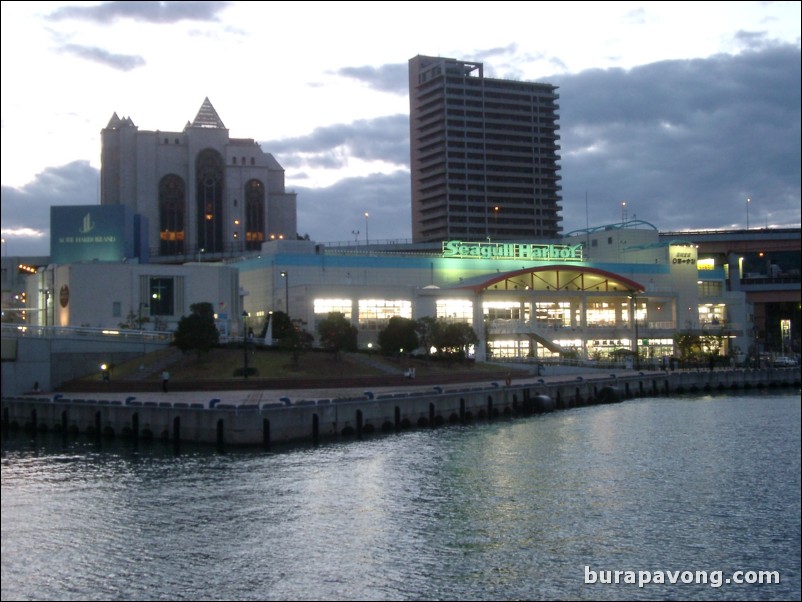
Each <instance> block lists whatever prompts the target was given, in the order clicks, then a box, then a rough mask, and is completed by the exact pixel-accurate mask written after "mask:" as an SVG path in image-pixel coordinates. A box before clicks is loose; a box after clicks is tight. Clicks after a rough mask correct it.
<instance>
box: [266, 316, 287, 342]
mask: <svg viewBox="0 0 802 602" xmlns="http://www.w3.org/2000/svg"><path fill="white" fill-rule="evenodd" d="M270 320H271V321H272V322H273V338H274V339H276V340H277V341H280V340H281V339H283V338H284V337H286V336H288V335H292V333H293V332H295V326H294V325H293V323H292V320H290V317H289V316H288V315H287V314H286V313H284V312H283V311H274V312H273V313H272V314H271V315H270ZM266 334H267V322H265V327H264V329H263V330H262V334H261V337H262V338H265V335H266Z"/></svg>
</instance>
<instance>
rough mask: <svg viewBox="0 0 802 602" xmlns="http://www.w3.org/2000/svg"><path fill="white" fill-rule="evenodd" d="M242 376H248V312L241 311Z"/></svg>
mask: <svg viewBox="0 0 802 602" xmlns="http://www.w3.org/2000/svg"><path fill="white" fill-rule="evenodd" d="M242 359H243V369H242V378H248V312H247V311H244V312H242Z"/></svg>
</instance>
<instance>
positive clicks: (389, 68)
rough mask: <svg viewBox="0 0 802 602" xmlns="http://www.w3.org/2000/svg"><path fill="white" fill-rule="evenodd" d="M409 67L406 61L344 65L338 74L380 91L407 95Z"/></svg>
mask: <svg viewBox="0 0 802 602" xmlns="http://www.w3.org/2000/svg"><path fill="white" fill-rule="evenodd" d="M408 69H409V67H408V65H407V64H406V63H396V64H392V65H382V66H381V67H369V66H365V67H343V68H342V69H340V70H339V71H337V74H338V75H343V76H345V77H350V78H351V79H355V80H357V81H360V82H363V83H365V84H367V85H368V86H369V87H371V88H373V89H375V90H379V91H380V92H390V93H391V94H398V95H399V96H406V95H407V94H408V93H409V76H408Z"/></svg>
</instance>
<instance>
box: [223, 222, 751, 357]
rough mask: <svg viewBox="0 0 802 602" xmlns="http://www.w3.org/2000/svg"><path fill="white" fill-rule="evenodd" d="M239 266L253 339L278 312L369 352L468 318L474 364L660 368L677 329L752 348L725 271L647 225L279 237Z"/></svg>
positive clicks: (726, 347)
mask: <svg viewBox="0 0 802 602" xmlns="http://www.w3.org/2000/svg"><path fill="white" fill-rule="evenodd" d="M235 265H236V267H237V268H238V270H239V279H240V292H241V294H242V306H243V309H244V311H245V312H246V313H247V315H248V320H249V325H248V327H249V328H253V329H254V331H255V332H259V330H260V329H263V327H264V325H265V324H266V323H267V320H268V318H269V315H270V312H271V311H283V312H286V313H288V314H289V315H290V317H291V318H292V319H293V320H296V321H300V324H301V325H302V326H303V327H304V328H305V329H306V330H307V331H309V332H310V333H312V334H315V333H316V326H317V324H318V323H319V322H320V321H321V320H322V319H324V318H326V317H327V316H328V314H329V312H341V313H342V314H344V315H345V317H346V318H347V319H348V320H350V321H351V323H352V324H353V325H354V326H356V327H357V329H358V333H359V335H358V344H359V347H360V348H369V347H372V346H375V345H377V340H378V334H379V331H380V330H382V329H383V328H384V327H385V326H386V325H387V323H388V322H389V320H390V318H392V317H394V316H401V317H404V318H411V319H418V318H422V317H424V316H431V317H435V318H438V319H443V320H448V321H454V322H464V323H467V324H469V325H470V326H471V327H472V328H473V329H474V331H475V332H476V334H477V335H478V337H479V341H480V342H479V344H477V345H476V346H475V349H474V354H475V358H476V359H477V360H478V361H483V360H487V359H497V358H522V359H523V358H551V357H558V356H560V355H561V354H562V355H563V356H565V355H566V354H568V355H569V356H570V355H573V356H575V357H578V358H583V359H604V358H609V357H615V356H616V355H618V354H621V353H622V352H624V353H626V352H627V351H630V352H632V351H636V350H637V352H638V354H639V357H640V358H641V361H649V360H653V361H654V362H658V361H660V360H662V358H663V357H667V356H671V355H674V354H676V349H675V340H674V337H675V335H676V334H677V333H678V332H687V333H689V334H697V335H702V336H703V337H705V338H706V339H708V340H709V343H710V344H711V345H713V347H711V348H710V349H711V350H712V349H719V353H720V354H722V355H728V354H736V355H737V354H739V353H745V352H746V351H747V350H748V348H749V346H750V344H751V341H750V340H749V339H748V337H749V336H750V333H751V329H750V328H749V327H747V324H748V323H749V322H750V320H751V313H750V308H749V306H748V304H747V303H746V300H745V295H744V294H743V293H741V292H731V291H728V290H727V289H728V287H727V285H726V281H727V277H728V272H729V268H730V266H723V265H715V264H714V263H713V262H700V261H699V260H698V257H697V247H696V245H694V244H693V243H690V242H687V241H683V240H672V241H670V242H661V241H660V238H659V235H658V230H657V229H656V228H655V227H654V226H652V225H651V224H648V223H646V222H642V221H629V222H627V223H625V224H612V225H608V226H602V227H599V228H593V229H588V230H583V231H581V232H575V233H572V234H570V235H567V236H566V237H564V238H562V239H561V240H559V242H554V241H544V242H542V243H537V242H531V241H527V242H520V243H515V242H507V241H505V242H493V241H492V240H490V241H488V240H482V241H456V240H452V241H443V242H442V243H441V244H438V245H432V244H420V245H414V244H413V245H392V246H382V245H378V244H376V245H373V244H372V245H370V246H369V247H365V246H358V245H356V244H354V245H351V246H347V245H346V246H337V247H331V246H323V245H319V244H316V243H315V242H313V241H275V242H270V243H266V244H265V245H264V246H263V248H262V254H261V255H260V256H259V257H256V258H251V259H246V260H244V261H241V262H239V263H237V264H235ZM619 359H620V358H619Z"/></svg>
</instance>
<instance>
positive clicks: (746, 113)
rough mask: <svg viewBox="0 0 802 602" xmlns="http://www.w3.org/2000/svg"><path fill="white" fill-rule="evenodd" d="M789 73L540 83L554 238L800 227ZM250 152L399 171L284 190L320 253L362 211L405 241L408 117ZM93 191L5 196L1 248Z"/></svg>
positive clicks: (74, 172)
mask: <svg viewBox="0 0 802 602" xmlns="http://www.w3.org/2000/svg"><path fill="white" fill-rule="evenodd" d="M801 67H802V65H801V64H800V50H799V48H798V46H794V45H776V44H769V45H762V46H761V47H760V48H759V49H757V50H752V51H749V52H744V53H742V54H739V55H735V56H731V55H720V56H714V57H711V58H708V59H699V60H687V61H662V62H659V63H653V64H650V65H645V66H642V67H638V68H635V69H631V70H629V71H625V70H621V69H608V70H589V71H584V72H581V73H578V74H575V75H560V76H554V77H551V78H549V77H546V78H543V79H542V80H540V81H547V82H550V83H554V84H555V85H558V86H559V87H560V88H559V93H560V101H559V102H560V107H561V108H560V136H561V140H560V144H561V147H562V148H561V154H562V160H561V165H562V169H561V176H562V186H563V190H562V194H563V202H562V205H563V211H562V217H563V229H564V231H566V232H567V231H570V230H574V229H579V228H584V227H585V226H586V224H589V225H591V226H599V225H604V224H610V223H615V222H618V221H620V219H621V216H622V212H621V202H622V201H626V202H627V213H628V217H629V218H633V217H637V218H638V219H642V220H646V221H649V222H651V223H653V224H654V225H655V226H657V228H658V229H660V230H661V231H671V230H682V229H688V228H694V229H699V228H728V227H730V226H732V225H736V226H738V227H743V226H745V224H746V198H747V197H750V198H751V199H752V202H751V204H750V214H749V215H750V222H751V224H750V225H751V226H752V227H758V226H764V225H765V224H768V225H777V226H796V227H799V224H800V180H801V179H802V178H801V177H800V163H802V157H800V139H801V138H802V135H801V134H800V106H801V105H802V99H801V98H800V97H801V94H800V89H801V88H802V84H801V83H800V71H802V69H801ZM261 146H262V148H263V149H264V150H265V151H266V152H269V153H272V154H273V155H274V156H275V157H276V159H277V160H278V161H279V163H280V164H281V165H283V166H284V167H285V168H286V169H287V172H288V173H287V175H288V180H292V181H294V182H296V183H298V182H301V181H303V180H304V179H305V174H306V172H308V170H309V169H310V168H311V167H313V166H316V165H323V166H325V167H327V168H330V169H337V168H339V167H341V166H343V165H344V164H345V162H347V160H348V159H349V158H360V159H364V160H382V161H385V162H389V163H391V164H395V165H398V167H399V169H398V171H397V172H394V173H392V174H389V175H381V174H375V175H371V176H367V177H363V178H348V179H344V180H341V181H339V182H338V183H336V184H334V185H332V186H329V187H326V188H307V187H295V188H294V189H295V190H296V192H297V193H298V227H299V230H300V233H301V234H309V236H310V237H311V238H313V239H315V240H317V241H320V242H327V241H348V240H349V239H350V240H353V235H352V232H354V231H356V230H359V231H360V235H359V236H360V238H362V237H364V233H365V229H364V224H365V222H364V213H365V211H368V212H369V213H370V218H369V230H370V238H371V240H377V239H395V240H400V239H407V238H409V236H410V232H411V214H410V180H409V172H408V166H409V124H408V116H407V115H391V116H386V117H381V118H378V119H372V120H360V121H356V122H354V123H351V124H338V125H334V126H328V127H321V128H317V129H315V130H314V131H313V132H312V133H310V134H309V135H307V136H302V137H297V138H292V139H284V140H268V141H265V142H262V143H261ZM293 172H295V173H293ZM97 185H98V174H97V171H96V170H94V169H92V168H91V167H89V165H88V163H86V162H75V163H71V164H69V165H67V166H64V167H61V168H51V169H48V170H46V171H45V172H43V173H42V174H40V175H39V176H38V177H37V179H36V180H35V181H34V182H32V183H31V184H29V185H28V186H25V187H24V188H22V189H19V190H18V189H13V188H7V187H3V192H2V210H3V230H4V236H5V237H6V238H7V239H9V240H10V241H11V245H12V247H11V248H12V249H13V247H14V245H15V243H14V238H13V237H10V236H8V235H7V234H6V231H7V229H11V228H14V227H21V226H23V225H24V226H27V227H37V228H47V227H48V223H47V222H48V219H49V207H50V205H53V204H87V203H94V202H97ZM289 187H290V188H293V186H292V185H290V186H289ZM586 198H587V204H586V202H585V199H586ZM32 224H33V225H32ZM12 252H16V251H13V250H12ZM46 252H47V248H46V246H45V248H44V250H40V251H39V252H38V254H44V253H46ZM31 254H37V253H31Z"/></svg>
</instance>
